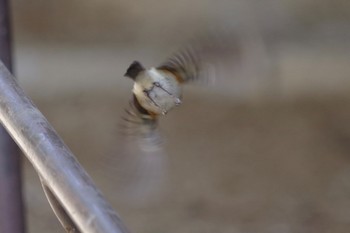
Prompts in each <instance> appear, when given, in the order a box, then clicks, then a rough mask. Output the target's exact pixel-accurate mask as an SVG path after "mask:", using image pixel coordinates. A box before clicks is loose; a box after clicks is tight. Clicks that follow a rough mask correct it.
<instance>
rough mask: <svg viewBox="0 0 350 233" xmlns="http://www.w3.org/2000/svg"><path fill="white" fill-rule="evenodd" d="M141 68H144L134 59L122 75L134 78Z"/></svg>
mask: <svg viewBox="0 0 350 233" xmlns="http://www.w3.org/2000/svg"><path fill="white" fill-rule="evenodd" d="M143 70H145V68H144V67H143V66H142V65H141V63H140V62H138V61H134V62H133V63H131V65H130V66H129V68H128V69H127V70H126V73H125V74H124V76H126V77H129V78H131V79H132V80H135V78H136V77H137V75H138V74H139V73H140V72H141V71H143Z"/></svg>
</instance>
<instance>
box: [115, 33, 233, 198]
mask: <svg viewBox="0 0 350 233" xmlns="http://www.w3.org/2000/svg"><path fill="white" fill-rule="evenodd" d="M232 45H235V44H234V43H233V41H232V40H230V39H228V40H223V39H222V38H220V37H216V38H214V39H213V38H206V39H205V40H196V41H195V42H194V43H190V44H189V45H188V46H186V47H184V48H182V49H180V51H179V52H177V53H175V54H173V55H172V56H171V57H170V58H168V59H167V60H166V61H165V62H163V63H161V64H160V65H158V66H156V67H151V68H144V67H143V65H142V64H141V63H140V62H138V61H134V62H132V64H131V65H130V66H129V68H128V69H127V71H126V73H125V75H124V76H126V77H128V78H130V79H131V80H133V82H134V84H133V89H132V98H131V101H130V105H129V107H128V108H127V109H126V116H125V117H123V119H124V121H123V124H122V127H123V128H122V129H124V130H123V134H122V135H121V136H122V137H121V139H120V146H119V147H118V149H119V152H118V153H117V155H116V156H115V157H114V159H115V161H114V162H112V161H110V164H112V163H113V164H115V165H113V168H114V171H115V172H116V174H118V175H116V176H114V180H115V182H118V181H117V179H119V183H120V185H119V187H118V192H119V193H121V192H122V191H124V192H125V194H126V195H125V196H126V198H128V199H131V200H132V201H131V203H137V202H138V201H143V200H146V199H147V198H149V197H153V198H154V197H156V195H155V193H157V191H156V190H158V189H159V188H160V187H161V186H162V185H161V183H163V182H164V178H165V177H166V175H165V173H166V170H167V169H166V164H167V163H166V153H164V150H163V147H162V142H163V140H162V137H161V135H160V133H159V130H158V120H159V118H160V117H161V116H163V115H166V114H167V113H169V111H170V110H172V109H173V108H174V107H176V106H179V105H180V104H181V103H182V86H183V85H184V84H187V83H191V82H200V83H201V82H204V83H208V82H209V81H211V80H213V79H215V72H214V71H215V69H216V68H217V66H216V65H217V64H218V63H220V62H221V61H222V60H225V59H227V58H228V57H231V54H232V53H235V55H237V47H235V46H232Z"/></svg>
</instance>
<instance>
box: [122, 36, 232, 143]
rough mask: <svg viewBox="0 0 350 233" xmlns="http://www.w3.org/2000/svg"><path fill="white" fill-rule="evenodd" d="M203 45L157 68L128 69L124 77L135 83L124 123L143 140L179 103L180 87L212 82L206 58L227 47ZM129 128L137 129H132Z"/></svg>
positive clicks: (189, 48) (137, 64) (209, 42)
mask: <svg viewBox="0 0 350 233" xmlns="http://www.w3.org/2000/svg"><path fill="white" fill-rule="evenodd" d="M206 42H207V43H199V44H197V46H194V45H192V46H187V47H185V48H183V49H182V50H180V51H179V52H178V53H175V54H174V55H173V56H171V57H170V58H169V59H167V60H166V61H165V62H164V63H162V64H160V65H159V66H157V67H151V68H148V69H146V68H144V67H143V66H142V65H141V63H140V62H138V61H134V62H133V63H132V64H131V65H130V66H129V68H128V69H127V71H126V73H125V75H124V76H126V77H128V78H130V79H132V80H133V81H134V85H133V89H132V92H133V98H132V100H131V102H130V107H129V109H128V110H126V111H127V113H128V116H127V117H126V118H124V119H125V120H126V121H127V122H128V123H129V125H128V126H127V128H129V130H130V131H131V132H133V133H137V134H138V136H141V137H142V138H154V137H152V134H154V132H155V131H156V130H157V122H158V118H159V116H161V115H166V114H167V113H168V112H169V111H170V110H171V109H173V108H174V107H176V106H178V105H180V104H181V103H182V85H183V84H186V83H189V82H194V81H199V80H201V81H204V80H206V81H208V80H209V79H211V80H213V79H215V72H212V71H213V70H210V69H211V68H213V65H212V63H210V62H208V60H210V59H208V58H209V57H210V56H212V55H213V54H214V53H215V54H219V55H223V54H220V52H222V53H227V52H228V51H227V50H226V49H227V48H228V47H227V46H225V45H222V44H219V42H218V41H215V42H216V43H213V41H212V40H207V41H206ZM214 68H215V67H214ZM210 71H211V72H210ZM132 125H134V126H138V128H136V129H135V128H134V129H132V128H133V127H132ZM140 127H141V128H142V127H143V129H141V130H140ZM146 128H147V129H148V130H147V129H146ZM135 130H136V131H137V132H135ZM155 141H157V140H155Z"/></svg>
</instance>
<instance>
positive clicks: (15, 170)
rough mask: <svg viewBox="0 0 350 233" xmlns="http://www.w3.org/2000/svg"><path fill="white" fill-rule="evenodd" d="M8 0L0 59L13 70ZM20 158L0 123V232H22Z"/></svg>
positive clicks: (0, 4)
mask: <svg viewBox="0 0 350 233" xmlns="http://www.w3.org/2000/svg"><path fill="white" fill-rule="evenodd" d="M11 59H12V57H11V28H10V14H9V2H8V0H0V60H1V61H2V62H3V63H4V64H5V65H6V67H7V68H8V69H9V70H11V71H12V63H11ZM21 187H22V182H21V159H20V154H19V150H18V147H17V145H16V144H15V143H14V141H13V140H12V139H11V137H10V136H9V135H8V133H7V132H6V130H5V129H4V128H3V127H1V126H0V232H1V233H24V232H25V218H24V211H23V209H24V208H23V201H22V188H21Z"/></svg>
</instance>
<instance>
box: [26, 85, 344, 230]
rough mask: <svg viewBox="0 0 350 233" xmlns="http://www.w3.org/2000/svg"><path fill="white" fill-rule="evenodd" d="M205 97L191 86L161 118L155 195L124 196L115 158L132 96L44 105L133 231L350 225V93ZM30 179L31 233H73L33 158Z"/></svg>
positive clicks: (55, 100)
mask: <svg viewBox="0 0 350 233" xmlns="http://www.w3.org/2000/svg"><path fill="white" fill-rule="evenodd" d="M205 94H206V93H205V91H203V90H199V91H194V92H191V91H188V93H187V94H186V96H185V101H184V104H183V105H182V106H181V107H179V108H177V109H176V110H174V111H173V112H171V113H169V115H167V116H166V117H164V118H163V119H162V120H161V129H162V133H163V135H164V136H165V137H166V146H165V149H166V152H167V155H164V161H163V162H164V163H162V164H163V165H162V166H165V169H164V170H165V171H166V172H165V173H161V175H162V176H164V177H166V179H165V182H163V183H162V185H161V186H162V189H158V188H159V187H155V189H154V193H153V194H152V195H153V198H152V195H151V196H150V197H147V198H145V199H143V200H136V201H135V200H128V199H125V198H123V197H122V196H121V195H119V192H120V191H121V190H120V189H119V188H120V187H118V185H117V184H116V183H115V179H116V173H115V170H114V166H115V165H116V164H115V163H114V162H115V160H113V158H114V157H117V156H118V155H117V154H113V151H115V149H116V148H118V146H119V144H118V135H117V134H118V133H117V132H118V130H117V128H118V127H117V126H118V123H119V122H120V116H121V115H122V111H123V108H124V106H125V105H126V102H127V98H128V97H126V96H120V95H118V94H116V93H109V92H107V93H93V94H91V92H80V93H79V94H74V95H66V96H64V97H52V98H46V99H42V98H41V99H34V101H35V103H36V104H37V105H38V107H39V108H40V109H41V110H42V111H43V112H44V114H45V115H46V116H47V118H48V119H49V121H50V122H51V123H52V124H53V125H54V127H55V128H56V129H57V131H58V132H59V134H60V135H61V136H62V137H63V139H64V140H65V142H66V143H67V144H68V146H69V147H70V148H71V149H72V151H73V152H74V154H75V155H76V156H77V157H78V159H79V161H80V162H81V163H82V165H83V166H84V167H85V168H86V169H87V171H88V172H89V173H90V175H91V176H92V177H93V179H94V180H95V181H96V183H97V185H98V186H99V187H100V188H101V189H102V191H103V192H104V193H105V195H106V197H107V198H108V200H109V201H110V202H111V203H112V204H113V207H114V208H115V209H116V210H117V211H118V213H119V214H120V216H121V218H122V219H123V220H124V221H125V223H126V225H127V226H128V228H129V229H130V232H138V233H157V232H169V233H187V232H188V233H196V232H198V233H199V232H201V233H206V232H208V233H209V232H218V233H219V232H220V233H252V232H259V233H265V232H266V233H267V232H269V233H275V232H276V233H284V232H285V233H289V232H305V233H306V232H308V233H310V232H315V233H323V232H333V233H345V232H348V231H349V229H350V217H349V216H350V196H349V192H350V183H349V180H350V166H349V161H350V158H349V152H350V121H349V119H350V108H349V107H350V98H348V97H323V98H311V97H310V98H306V97H305V98H300V99H295V100H293V101H292V100H290V101H262V102H259V103H253V102H252V103H246V102H245V103H243V102H234V101H230V100H227V99H226V98H225V97H224V96H219V95H217V96H215V97H213V98H210V99H209V98H206V99H203V98H202V97H203V96H204V95H205ZM106 158H107V159H108V160H105V159H106ZM101 161H102V162H101ZM104 161H107V162H106V163H104ZM113 161H114V162H113ZM156 166H159V163H158V165H156ZM153 168H154V167H153ZM127 172H129V173H125V174H126V176H127V175H128V174H129V175H130V174H132V173H133V172H135V171H127ZM141 174H143V173H142V172H141ZM117 175H118V174H117ZM124 178H125V179H126V180H127V178H128V177H124ZM146 182H147V181H146ZM25 185H26V189H25V191H26V205H27V216H28V220H29V222H28V225H29V232H30V233H34V232H63V230H62V229H61V227H60V225H59V224H58V221H57V220H56V219H55V217H54V215H53V213H52V211H51V210H50V208H49V205H48V203H47V201H46V200H45V198H44V195H43V192H42V191H41V187H40V184H39V182H38V177H37V175H36V174H35V172H34V171H33V168H32V167H31V165H30V164H29V163H28V162H27V161H26V162H25ZM158 185H159V184H158ZM159 190H162V191H159ZM154 197H155V198H154Z"/></svg>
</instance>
